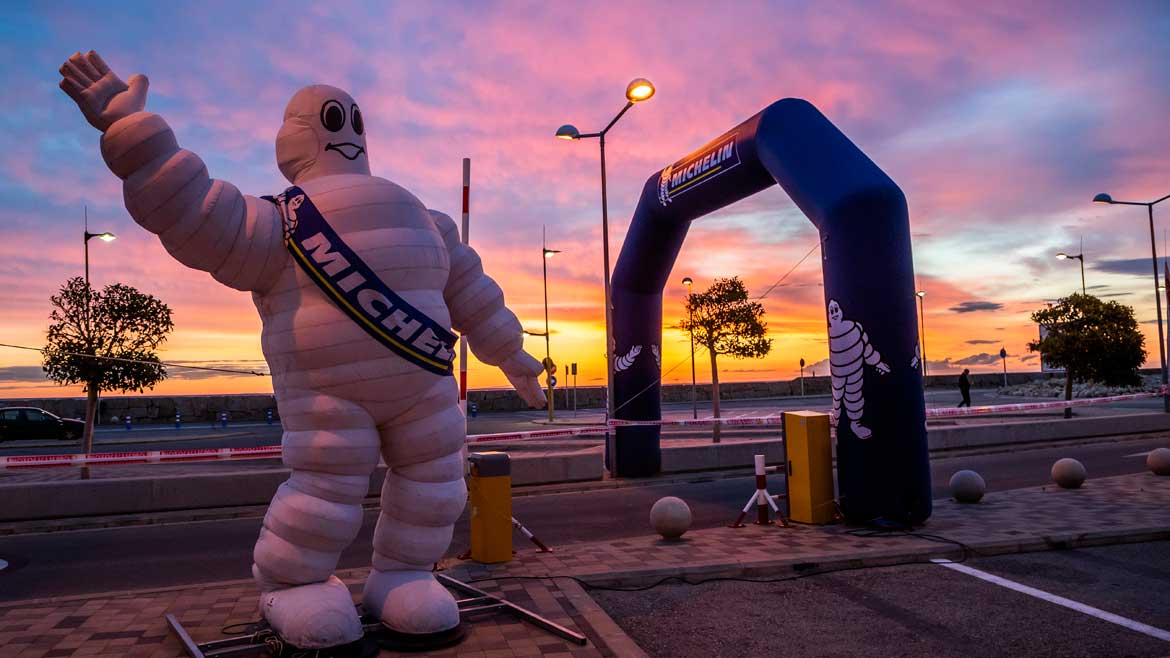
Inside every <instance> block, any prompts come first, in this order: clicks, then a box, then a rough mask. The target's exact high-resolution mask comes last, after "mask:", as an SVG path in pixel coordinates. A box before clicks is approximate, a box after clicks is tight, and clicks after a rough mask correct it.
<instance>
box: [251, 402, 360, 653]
mask: <svg viewBox="0 0 1170 658" xmlns="http://www.w3.org/2000/svg"><path fill="white" fill-rule="evenodd" d="M280 416H281V419H282V423H283V424H284V428H285V432H284V438H283V440H282V447H283V453H284V463H285V464H286V465H287V466H289V467H290V468H291V469H292V476H291V477H290V478H289V479H288V481H286V482H285V483H284V484H282V485H280V488H279V489H277V491H276V495H275V496H274V497H273V498H272V503H271V504H270V505H269V507H268V513H267V514H266V515H265V516H264V526H263V527H262V528H261V530H260V538H259V540H257V542H256V548H255V550H254V551H253V560H254V563H253V565H252V574H253V576H254V577H255V579H256V583H257V585H259V587H260V591H261V595H260V612H261V614H262V615H263V616H264V618H265V619H267V620H268V623H269V624H271V625H272V627H273V629H275V630H276V631H277V633H279V634H280V635H281V637H282V638H284V640H285V641H287V642H289V643H291V644H293V645H295V646H298V647H301V648H305V649H313V648H324V647H335V646H339V645H343V644H347V643H349V642H354V641H356V640H358V639H360V638H361V636H362V627H361V623H360V622H359V620H358V616H357V612H356V611H355V609H354V605H353V599H352V597H351V596H350V593H349V589H348V588H347V587H346V586H345V585H344V584H343V583H342V582H341V581H340V580H338V579H337V577H335V576H334V575H333V570H334V569H335V568H336V567H337V560H338V557H339V556H340V555H341V551H342V550H343V549H345V547H346V546H348V545H349V544H350V542H352V541H353V539H354V537H355V536H357V533H358V530H360V529H361V525H362V508H361V503H362V500H363V499H364V498H365V496H366V494H367V492H368V490H369V484H370V473H371V472H373V470H374V467H375V466H377V464H378V446H379V443H378V432H377V429H376V428H375V426H374V421H373V418H371V417H370V415H369V414H368V413H366V412H365V410H363V409H362V408H361V407H359V406H357V405H355V404H353V403H351V402H347V401H345V400H341V399H338V398H334V397H331V396H328V395H323V394H320V393H314V392H310V391H288V392H285V393H283V394H282V395H281V397H280Z"/></svg>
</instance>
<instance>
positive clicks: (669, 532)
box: [650, 496, 691, 539]
mask: <svg viewBox="0 0 1170 658" xmlns="http://www.w3.org/2000/svg"><path fill="white" fill-rule="evenodd" d="M650 525H651V526H652V527H653V528H654V532H657V533H658V534H660V535H662V537H663V538H664V539H678V538H679V537H682V536H683V533H684V532H686V531H687V530H689V529H690V527H691V508H690V507H689V506H688V505H687V504H686V501H684V500H683V499H682V498H676V497H674V496H666V497H664V498H659V499H658V502H656V503H654V506H653V507H651V508H650Z"/></svg>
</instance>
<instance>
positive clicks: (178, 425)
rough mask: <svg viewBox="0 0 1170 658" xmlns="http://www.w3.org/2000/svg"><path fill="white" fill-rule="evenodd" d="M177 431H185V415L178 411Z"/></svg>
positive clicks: (176, 416) (176, 418)
mask: <svg viewBox="0 0 1170 658" xmlns="http://www.w3.org/2000/svg"><path fill="white" fill-rule="evenodd" d="M175 429H177V430H181V429H183V414H181V413H179V412H177V411H176V412H175Z"/></svg>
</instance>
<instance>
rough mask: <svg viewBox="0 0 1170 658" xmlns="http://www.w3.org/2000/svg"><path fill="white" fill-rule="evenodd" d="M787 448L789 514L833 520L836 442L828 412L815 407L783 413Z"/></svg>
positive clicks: (823, 521) (809, 519)
mask: <svg viewBox="0 0 1170 658" xmlns="http://www.w3.org/2000/svg"><path fill="white" fill-rule="evenodd" d="M784 448H785V450H786V451H787V452H788V506H789V507H788V509H789V513H788V517H789V518H790V519H791V520H793V521H799V522H800V523H817V524H826V523H832V521H833V511H834V506H833V446H832V444H831V443H830V440H829V415H828V414H822V413H817V412H814V411H787V412H785V413H784Z"/></svg>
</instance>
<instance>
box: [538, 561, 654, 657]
mask: <svg viewBox="0 0 1170 658" xmlns="http://www.w3.org/2000/svg"><path fill="white" fill-rule="evenodd" d="M554 582H556V584H557V587H560V588H561V591H562V592H564V593H565V597H566V598H567V599H568V600H569V603H570V604H571V605H572V606H573V607H574V608H576V609H577V612H578V613H580V614H581V616H582V617H583V618H584V619H585V623H587V624H589V625H590V626H592V627H593V632H594V633H596V634H597V636H598V637H599V638H601V641H602V642H603V643H604V644H605V646H607V647H609V650H610V651H612V652H613V655H614V656H616V657H617V658H649V656H647V655H646V652H645V651H642V648H641V647H639V646H638V643H637V642H634V640H633V638H631V637H630V636H629V635H626V632H625V631H623V630H622V628H621V626H618V624H617V622H615V621H614V620H613V618H612V617H610V616H609V613H607V612H606V611H605V610H604V609H603V608H602V607H601V606H599V605H597V602H596V601H594V600H593V598H592V597H591V596H589V594H588V593H586V592H585V590H584V589H583V588H582V587H581V585H579V584H578V583H577V581H575V580H572V579H570V578H556V579H554Z"/></svg>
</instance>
